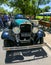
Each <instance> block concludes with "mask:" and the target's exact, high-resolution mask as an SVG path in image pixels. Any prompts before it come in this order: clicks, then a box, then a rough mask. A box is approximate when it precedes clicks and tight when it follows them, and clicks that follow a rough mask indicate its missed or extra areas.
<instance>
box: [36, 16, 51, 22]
mask: <svg viewBox="0 0 51 65" xmlns="http://www.w3.org/2000/svg"><path fill="white" fill-rule="evenodd" d="M43 18H44V20H45V21H46V22H48V21H49V18H50V16H36V19H38V20H39V19H43Z"/></svg>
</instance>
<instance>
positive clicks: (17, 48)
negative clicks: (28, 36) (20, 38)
mask: <svg viewBox="0 0 51 65" xmlns="http://www.w3.org/2000/svg"><path fill="white" fill-rule="evenodd" d="M44 45H45V43H43V44H37V45H29V46H19V47H3V49H4V50H6V51H11V50H20V51H21V50H26V49H33V48H40V47H42V46H44Z"/></svg>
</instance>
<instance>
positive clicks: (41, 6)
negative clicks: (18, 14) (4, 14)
mask: <svg viewBox="0 0 51 65" xmlns="http://www.w3.org/2000/svg"><path fill="white" fill-rule="evenodd" d="M45 6H50V7H51V2H50V3H49V4H46V5H40V6H39V7H40V8H44V7H45ZM1 7H3V8H4V9H5V10H7V11H9V12H11V11H12V10H13V8H10V7H8V6H7V5H2V6H1ZM49 11H50V12H51V9H50V10H49Z"/></svg>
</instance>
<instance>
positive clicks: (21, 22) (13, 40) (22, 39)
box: [1, 14, 45, 50]
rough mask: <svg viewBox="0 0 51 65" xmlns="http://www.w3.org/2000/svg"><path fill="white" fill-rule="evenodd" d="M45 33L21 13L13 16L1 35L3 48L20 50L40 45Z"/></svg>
mask: <svg viewBox="0 0 51 65" xmlns="http://www.w3.org/2000/svg"><path fill="white" fill-rule="evenodd" d="M44 36H45V33H44V32H43V30H41V29H38V28H37V27H36V26H35V25H34V24H33V22H32V21H30V20H28V19H26V18H25V16H23V15H22V14H17V15H15V16H14V20H13V21H12V22H11V23H10V25H9V27H8V28H7V29H5V30H4V31H3V33H2V35H1V38H2V39H3V40H4V47H3V48H4V49H6V50H21V49H28V48H34V46H35V47H36V46H37V47H38V46H39V47H40V46H41V45H42V44H43V43H44V41H43V37H44Z"/></svg>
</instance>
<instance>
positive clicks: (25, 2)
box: [0, 0, 50, 17]
mask: <svg viewBox="0 0 51 65" xmlns="http://www.w3.org/2000/svg"><path fill="white" fill-rule="evenodd" d="M49 2H50V0H0V3H1V4H2V3H4V4H7V5H9V6H10V7H13V8H14V9H13V13H14V14H16V13H22V14H25V15H31V16H32V15H34V17H36V15H37V14H39V13H40V12H43V11H48V10H49V7H46V8H45V9H43V11H42V10H41V9H40V8H39V5H42V4H47V3H49Z"/></svg>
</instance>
